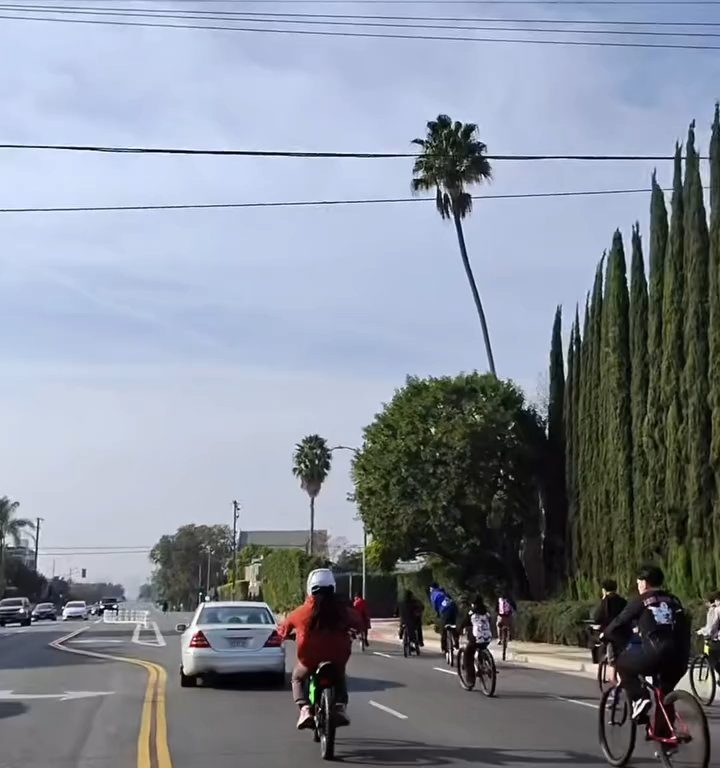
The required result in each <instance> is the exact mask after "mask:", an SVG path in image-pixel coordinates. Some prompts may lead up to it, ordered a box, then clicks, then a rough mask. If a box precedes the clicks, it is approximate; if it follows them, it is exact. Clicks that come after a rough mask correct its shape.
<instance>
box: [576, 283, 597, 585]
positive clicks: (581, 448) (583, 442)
mask: <svg viewBox="0 0 720 768" xmlns="http://www.w3.org/2000/svg"><path fill="white" fill-rule="evenodd" d="M590 336H591V334H590V294H587V295H586V297H585V315H584V319H583V330H582V339H581V340H580V339H578V341H579V342H580V347H579V350H580V351H579V365H577V364H576V368H577V369H578V372H579V380H578V383H579V392H578V396H577V404H578V407H577V418H576V420H575V421H576V428H575V432H576V445H577V450H576V456H577V461H576V472H575V476H576V484H577V496H578V502H579V503H578V517H577V526H576V529H577V533H576V537H575V538H576V541H577V545H576V548H575V560H576V562H577V573H576V577H575V582H576V585H577V591H578V595H588V594H589V593H590V589H589V587H590V578H591V573H592V562H591V552H592V547H594V546H595V542H593V541H592V540H591V539H590V526H591V509H592V504H591V500H590V487H589V483H588V467H589V463H590V457H589V454H588V451H589V443H588V441H589V435H590V429H591V427H590V413H589V403H588V397H589V392H588V389H589V387H588V385H589V382H590ZM592 591H593V592H594V591H595V590H594V589H593V590H592Z"/></svg>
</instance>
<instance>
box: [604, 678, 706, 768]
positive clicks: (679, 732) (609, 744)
mask: <svg viewBox="0 0 720 768" xmlns="http://www.w3.org/2000/svg"><path fill="white" fill-rule="evenodd" d="M644 684H645V688H646V689H647V692H648V693H649V694H650V696H651V700H652V702H653V706H652V711H651V714H650V718H649V721H648V724H647V726H646V734H645V738H646V740H647V741H654V742H655V743H656V744H657V745H658V750H657V753H656V757H659V758H660V761H661V762H662V764H663V765H664V766H666V768H673V766H679V765H683V766H685V768H708V764H709V762H710V733H709V731H708V723H707V718H706V717H705V712H704V711H703V708H702V707H701V706H700V704H699V703H698V701H697V699H695V697H694V696H691V695H690V694H689V693H687V692H686V691H672V692H671V693H668V695H667V696H665V697H663V694H662V690H661V689H660V687H659V685H658V681H657V680H655V679H653V682H652V686H651V685H650V684H649V683H647V681H646V682H645V683H644ZM631 712H632V706H631V704H630V701H629V700H628V698H627V695H626V693H625V690H624V689H623V688H622V687H620V686H616V687H614V688H610V689H609V690H607V691H605V693H603V695H602V698H601V699H600V713H599V722H598V725H599V736H600V746H601V747H602V751H603V754H604V755H605V759H606V760H607V761H608V763H609V764H610V765H613V766H623V765H625V764H626V763H627V762H628V760H630V758H631V757H632V753H633V750H634V749H635V740H636V737H637V723H636V722H635V721H634V720H633V719H632V717H631ZM616 738H618V739H619V740H620V746H617V747H616V746H615V745H614V743H615V740H616Z"/></svg>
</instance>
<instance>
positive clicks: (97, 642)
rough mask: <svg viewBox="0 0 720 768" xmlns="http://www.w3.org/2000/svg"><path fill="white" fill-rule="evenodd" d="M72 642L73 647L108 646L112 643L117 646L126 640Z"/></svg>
mask: <svg viewBox="0 0 720 768" xmlns="http://www.w3.org/2000/svg"><path fill="white" fill-rule="evenodd" d="M70 642H71V643H72V644H73V645H80V644H81V643H82V644H84V645H108V644H110V643H113V644H117V643H124V642H125V641H124V640H70Z"/></svg>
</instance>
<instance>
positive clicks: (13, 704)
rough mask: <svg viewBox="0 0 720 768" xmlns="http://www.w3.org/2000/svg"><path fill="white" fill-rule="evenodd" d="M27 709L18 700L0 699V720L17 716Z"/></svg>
mask: <svg viewBox="0 0 720 768" xmlns="http://www.w3.org/2000/svg"><path fill="white" fill-rule="evenodd" d="M27 711H28V708H27V707H26V706H25V705H24V704H22V703H21V702H19V701H0V720H5V719H6V718H8V717H17V716H18V715H22V714H24V713H25V712H27Z"/></svg>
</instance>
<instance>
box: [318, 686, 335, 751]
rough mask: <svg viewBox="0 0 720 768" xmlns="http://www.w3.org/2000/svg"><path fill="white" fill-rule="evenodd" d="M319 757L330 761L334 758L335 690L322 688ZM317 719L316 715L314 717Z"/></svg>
mask: <svg viewBox="0 0 720 768" xmlns="http://www.w3.org/2000/svg"><path fill="white" fill-rule="evenodd" d="M318 709H319V713H321V714H320V722H318V730H319V731H320V756H321V757H322V759H323V760H332V759H333V757H334V756H335V689H334V688H323V692H322V694H321V696H320V706H319V708H318ZM315 716H316V717H317V714H316V715H315Z"/></svg>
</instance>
